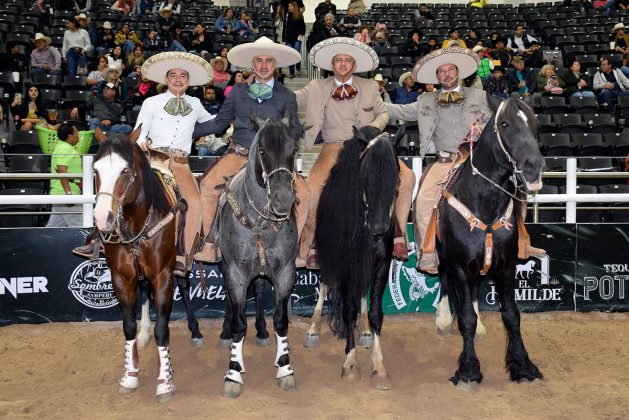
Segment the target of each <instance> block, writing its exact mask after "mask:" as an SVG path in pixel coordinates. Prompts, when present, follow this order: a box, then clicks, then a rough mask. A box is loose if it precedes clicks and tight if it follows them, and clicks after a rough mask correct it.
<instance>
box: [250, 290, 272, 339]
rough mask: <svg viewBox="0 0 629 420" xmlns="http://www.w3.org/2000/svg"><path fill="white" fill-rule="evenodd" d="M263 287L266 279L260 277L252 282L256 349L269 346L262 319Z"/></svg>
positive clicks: (267, 334)
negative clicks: (254, 304)
mask: <svg viewBox="0 0 629 420" xmlns="http://www.w3.org/2000/svg"><path fill="white" fill-rule="evenodd" d="M265 286H266V279H264V278H262V277H258V278H257V279H255V280H254V281H253V292H254V295H255V297H256V344H257V346H258V347H266V346H268V345H270V344H271V340H270V339H269V333H268V331H267V330H266V320H265V319H264V300H263V299H262V297H263V294H264V288H265Z"/></svg>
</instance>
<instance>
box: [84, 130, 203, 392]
mask: <svg viewBox="0 0 629 420" xmlns="http://www.w3.org/2000/svg"><path fill="white" fill-rule="evenodd" d="M138 135H139V129H138V130H136V131H134V133H132V135H131V136H130V137H127V136H125V135H122V134H110V135H109V136H108V137H107V138H106V139H105V141H104V142H103V143H101V145H100V147H99V150H98V152H97V154H96V156H95V158H94V172H95V181H96V206H95V208H94V220H95V222H96V228H97V229H98V232H99V234H100V236H101V239H102V240H103V243H104V247H105V259H106V261H107V265H108V266H109V268H110V270H111V281H112V285H113V288H114V292H115V294H116V298H117V299H118V302H119V306H120V310H121V312H122V325H123V331H124V335H125V339H126V343H125V364H124V372H123V375H122V378H121V379H120V382H119V385H120V388H119V392H120V393H129V392H133V391H135V390H136V389H137V387H138V372H139V364H138V362H139V360H138V351H137V346H138V342H137V341H136V332H137V323H136V303H137V288H138V282H139V281H140V286H142V287H141V289H142V295H143V296H147V295H148V293H149V291H148V285H147V284H146V282H148V283H150V286H151V288H152V290H153V299H154V305H155V309H156V312H157V319H156V323H155V330H154V335H155V341H156V343H157V350H158V361H159V366H158V377H157V387H156V391H155V396H156V397H158V398H159V399H160V400H167V399H169V398H170V397H172V395H173V394H174V392H175V384H174V382H173V374H172V367H171V362H170V350H169V346H168V343H169V329H168V322H169V319H170V314H171V309H172V303H173V283H174V280H173V279H174V277H173V270H174V267H175V257H176V247H175V212H176V211H177V206H175V207H173V206H171V205H170V203H169V202H168V200H167V199H166V196H165V195H164V190H163V186H162V184H161V182H160V181H159V179H158V177H157V175H156V174H155V173H154V172H153V170H152V169H151V166H150V164H149V162H148V159H147V157H146V155H145V153H144V152H143V151H142V150H141V149H140V147H139V146H138V145H136V144H135V140H136V139H137V137H138ZM142 279H143V280H144V281H143V282H142V281H141V280H142ZM179 284H180V287H181V293H182V296H183V299H184V303H185V304H186V309H187V310H189V312H188V315H189V319H188V322H189V325H193V327H194V328H193V329H196V334H195V332H193V337H194V336H195V335H197V338H201V337H202V336H201V335H200V332H198V323H197V322H196V319H194V313H193V312H192V311H191V308H190V307H189V304H190V302H189V283H188V281H187V279H181V281H180V283H179ZM186 299H187V300H188V302H187V303H186ZM190 313H192V318H193V321H191V318H190ZM142 315H143V317H142V318H143V320H142V325H143V330H146V331H145V333H143V334H141V335H140V336H139V337H138V339H139V341H140V343H141V344H146V342H148V331H147V330H148V325H149V321H148V304H147V302H146V301H145V302H143V311H142Z"/></svg>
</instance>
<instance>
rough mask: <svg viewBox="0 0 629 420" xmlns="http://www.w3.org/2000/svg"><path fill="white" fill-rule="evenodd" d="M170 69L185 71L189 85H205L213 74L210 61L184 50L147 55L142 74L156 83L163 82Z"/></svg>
mask: <svg viewBox="0 0 629 420" xmlns="http://www.w3.org/2000/svg"><path fill="white" fill-rule="evenodd" d="M172 69H183V70H185V71H187V72H188V75H189V76H190V86H200V85H205V84H207V83H209V82H210V81H211V80H212V77H213V74H214V72H213V71H212V67H210V63H208V62H207V60H205V59H204V58H202V57H199V56H198V55H194V54H190V53H186V52H178V51H169V52H163V53H159V54H155V55H153V56H151V57H149V58H148V59H147V60H146V61H145V62H144V64H143V65H142V76H144V77H146V78H147V79H149V80H151V81H153V82H156V83H164V79H165V77H166V73H168V71H169V70H172Z"/></svg>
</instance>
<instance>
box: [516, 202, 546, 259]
mask: <svg viewBox="0 0 629 420" xmlns="http://www.w3.org/2000/svg"><path fill="white" fill-rule="evenodd" d="M525 217H526V205H525V204H523V205H522V206H521V207H520V217H519V218H518V258H519V259H521V260H525V259H527V258H531V257H540V256H542V255H546V250H544V249H542V248H537V247H534V246H532V245H531V236H530V235H529V231H528V230H527V229H526V226H525V225H524V219H525Z"/></svg>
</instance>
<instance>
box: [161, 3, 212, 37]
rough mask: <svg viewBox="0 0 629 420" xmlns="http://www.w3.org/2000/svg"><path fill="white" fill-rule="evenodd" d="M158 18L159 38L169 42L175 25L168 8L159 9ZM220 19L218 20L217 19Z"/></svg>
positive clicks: (171, 12)
mask: <svg viewBox="0 0 629 420" xmlns="http://www.w3.org/2000/svg"><path fill="white" fill-rule="evenodd" d="M158 14H159V17H158V18H157V28H158V30H159V36H160V37H161V38H162V39H163V40H165V41H168V40H170V29H171V28H172V27H173V25H174V24H175V22H176V21H175V18H174V17H173V11H172V10H171V9H170V7H166V8H164V9H160V10H159V12H158ZM219 19H220V18H219Z"/></svg>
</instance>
